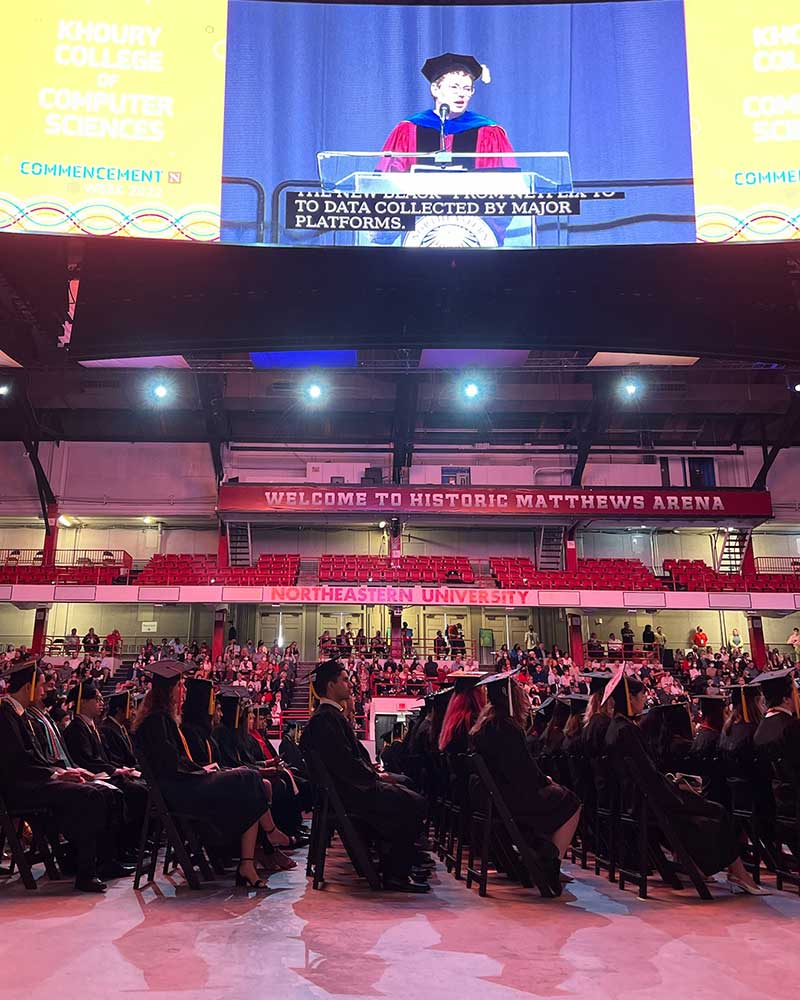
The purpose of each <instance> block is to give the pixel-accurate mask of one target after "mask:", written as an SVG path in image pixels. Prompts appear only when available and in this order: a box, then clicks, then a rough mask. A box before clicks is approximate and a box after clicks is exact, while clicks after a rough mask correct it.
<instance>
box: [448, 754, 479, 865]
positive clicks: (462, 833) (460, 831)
mask: <svg viewBox="0 0 800 1000" xmlns="http://www.w3.org/2000/svg"><path fill="white" fill-rule="evenodd" d="M444 761H445V767H446V769H447V778H448V785H449V792H448V802H449V805H448V809H447V813H446V826H445V836H444V859H443V860H444V863H445V866H446V868H447V870H448V872H452V873H453V875H454V876H455V878H456V879H461V877H462V876H461V869H462V868H463V866H464V848H465V846H466V844H467V841H468V840H469V831H470V827H471V825H472V810H471V807H470V799H469V776H470V773H471V768H470V764H469V758H468V757H467V755H466V754H445V755H444Z"/></svg>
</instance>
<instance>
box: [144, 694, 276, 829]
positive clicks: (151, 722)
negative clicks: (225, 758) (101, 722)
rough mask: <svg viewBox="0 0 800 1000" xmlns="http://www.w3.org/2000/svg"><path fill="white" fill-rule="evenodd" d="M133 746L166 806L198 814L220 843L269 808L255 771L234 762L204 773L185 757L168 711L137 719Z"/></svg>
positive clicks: (261, 784)
mask: <svg viewBox="0 0 800 1000" xmlns="http://www.w3.org/2000/svg"><path fill="white" fill-rule="evenodd" d="M133 745H134V747H135V748H136V754H137V756H138V757H140V758H141V759H142V760H143V762H144V763H145V764H146V766H147V768H148V770H149V771H150V773H151V774H152V776H153V778H154V779H155V780H156V781H157V782H158V785H159V787H160V789H161V791H162V793H163V795H164V798H165V799H166V802H167V805H168V806H169V807H170V808H171V809H174V810H175V811H176V812H185V813H190V814H192V815H193V816H197V817H202V818H204V819H205V820H206V823H207V827H208V829H207V834H208V835H209V836H214V837H215V839H217V840H218V841H219V842H221V843H225V842H227V841H229V840H231V839H232V838H234V837H239V836H241V834H242V833H244V831H245V830H247V829H248V828H249V827H250V826H252V825H253V823H255V822H256V821H257V820H258V819H259V818H260V817H261V816H263V814H264V813H265V812H266V811H267V809H268V808H269V803H268V801H267V795H266V792H265V791H264V784H263V782H262V781H261V778H260V777H259V775H258V773H257V772H256V771H253V770H251V769H250V768H247V767H237V768H234V769H232V770H228V771H215V772H213V773H210V774H209V773H207V772H206V771H204V770H203V768H202V767H201V766H200V765H199V764H195V763H194V762H193V761H192V760H190V759H189V757H187V756H186V751H185V750H184V748H183V742H182V740H181V738H180V733H179V732H178V726H177V723H176V722H175V720H174V719H172V718H171V717H170V716H168V715H165V714H163V713H161V712H155V713H153V714H152V715H148V716H147V717H146V718H145V719H143V720H142V722H141V724H140V725H138V726H137V728H136V730H135V732H134V733H133Z"/></svg>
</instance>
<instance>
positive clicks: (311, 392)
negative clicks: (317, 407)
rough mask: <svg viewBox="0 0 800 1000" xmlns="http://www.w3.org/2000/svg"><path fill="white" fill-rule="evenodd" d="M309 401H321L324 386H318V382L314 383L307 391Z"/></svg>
mask: <svg viewBox="0 0 800 1000" xmlns="http://www.w3.org/2000/svg"><path fill="white" fill-rule="evenodd" d="M306 392H307V393H308V398H309V399H319V398H320V396H321V395H322V386H321V385H318V384H317V383H316V382H312V383H311V385H310V386H309V387H308V389H306Z"/></svg>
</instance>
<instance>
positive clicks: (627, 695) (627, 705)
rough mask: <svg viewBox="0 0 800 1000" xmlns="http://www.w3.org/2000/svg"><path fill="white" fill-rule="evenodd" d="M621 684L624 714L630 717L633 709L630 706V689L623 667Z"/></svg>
mask: <svg viewBox="0 0 800 1000" xmlns="http://www.w3.org/2000/svg"><path fill="white" fill-rule="evenodd" d="M622 684H623V686H624V688H625V714H626V715H627V716H628V718H630V717H631V715H632V714H633V709H632V708H631V691H630V688H629V687H628V677H627V675H626V674H625V667H623V668H622Z"/></svg>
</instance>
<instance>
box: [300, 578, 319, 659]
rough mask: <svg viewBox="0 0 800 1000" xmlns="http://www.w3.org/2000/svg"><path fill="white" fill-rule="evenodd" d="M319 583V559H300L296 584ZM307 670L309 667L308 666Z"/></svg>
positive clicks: (311, 585)
mask: <svg viewBox="0 0 800 1000" xmlns="http://www.w3.org/2000/svg"><path fill="white" fill-rule="evenodd" d="M318 583H319V560H318V559H302V558H301V559H300V566H299V568H298V571H297V584H298V586H300V587H314V586H316V584H318ZM308 669H309V670H310V669H311V667H309V668H308Z"/></svg>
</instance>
